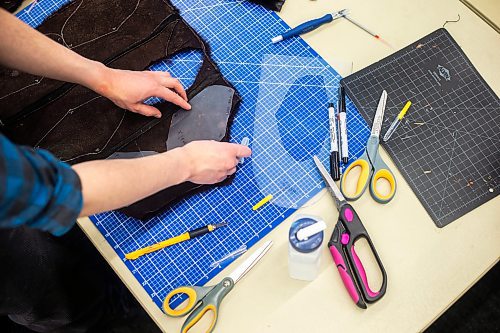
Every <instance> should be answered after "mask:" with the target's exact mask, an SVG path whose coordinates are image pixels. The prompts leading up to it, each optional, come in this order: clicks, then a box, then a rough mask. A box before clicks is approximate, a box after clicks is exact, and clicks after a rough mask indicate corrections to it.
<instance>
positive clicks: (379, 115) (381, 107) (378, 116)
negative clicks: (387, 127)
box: [371, 90, 387, 137]
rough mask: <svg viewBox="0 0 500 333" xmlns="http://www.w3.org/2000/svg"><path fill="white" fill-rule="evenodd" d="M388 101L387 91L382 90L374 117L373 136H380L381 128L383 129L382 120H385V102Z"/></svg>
mask: <svg viewBox="0 0 500 333" xmlns="http://www.w3.org/2000/svg"><path fill="white" fill-rule="evenodd" d="M386 102H387V91H385V90H384V91H382V95H381V96H380V100H379V101H378V106H377V112H376V113H375V118H373V126H372V133H371V135H372V136H377V137H378V136H380V130H381V129H382V122H383V120H384V112H385V103H386Z"/></svg>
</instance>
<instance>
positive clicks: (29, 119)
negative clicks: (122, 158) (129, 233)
mask: <svg viewBox="0 0 500 333" xmlns="http://www.w3.org/2000/svg"><path fill="white" fill-rule="evenodd" d="M103 2H105V4H103ZM130 3H133V5H134V6H135V5H136V4H137V3H139V7H137V9H136V10H135V11H133V13H132V14H130V13H131V11H130V10H131V6H132V5H131V4H130ZM78 6H80V7H78ZM120 8H121V9H120ZM139 8H141V11H139ZM84 9H85V11H84ZM157 12H160V13H161V17H160V16H158V17H157V16H156V15H157ZM153 13H154V15H153ZM127 15H129V16H130V17H128V16H127ZM114 16H119V17H121V19H116V18H115V17H114ZM124 16H125V18H126V20H125V19H124V18H123V17H124ZM68 18H70V20H69V21H68ZM124 20H125V21H126V22H125V23H123V25H121V26H120V25H119V24H118V26H120V29H116V33H114V32H113V33H109V34H106V33H105V32H106V31H109V29H111V30H112V28H113V27H116V26H117V22H122V21H124ZM154 20H156V21H155V23H154V24H151V22H146V21H154ZM75 22H77V23H75ZM69 23H71V24H69ZM126 25H127V27H128V25H130V27H128V28H127V29H128V30H127V29H125V28H124V27H125V26H126ZM63 26H64V27H65V28H64V29H62V27H63ZM144 26H147V28H145V27H144ZM39 29H40V31H43V32H52V31H61V30H63V32H64V34H63V37H64V41H65V42H66V43H68V41H71V44H72V45H75V44H76V45H78V44H81V45H80V46H79V47H78V52H80V53H81V54H83V55H85V56H87V57H89V58H93V59H99V60H101V61H103V62H105V63H106V64H107V65H108V66H110V67H113V68H120V69H132V70H143V69H147V68H148V67H149V66H150V65H151V64H153V63H154V62H157V61H159V60H162V59H165V58H168V57H171V56H172V55H174V54H176V53H178V52H182V51H184V50H190V49H198V50H200V51H201V52H202V53H203V63H202V65H201V68H200V70H199V72H198V74H197V77H196V78H195V81H194V83H193V84H192V86H191V87H190V88H189V89H187V94H188V98H189V99H191V98H193V97H194V96H196V95H197V94H198V93H200V92H201V91H202V90H203V89H205V88H206V87H208V86H211V85H222V86H225V87H229V88H232V89H234V87H232V86H231V84H230V83H229V82H227V81H226V80H225V79H224V77H223V76H222V74H221V73H220V71H219V70H218V68H217V66H216V65H215V63H214V62H213V61H212V60H211V59H210V56H209V50H208V46H207V45H206V44H205V43H204V42H203V40H202V39H201V38H200V37H199V36H198V34H197V33H196V32H195V31H194V30H193V29H192V28H191V27H190V26H189V25H188V24H187V23H186V22H185V21H184V20H182V18H181V17H180V16H179V15H178V13H177V10H176V9H175V8H174V7H173V6H171V5H170V4H169V3H168V2H166V1H164V0H141V1H139V2H136V1H130V0H112V1H109V0H108V1H103V0H79V1H78V0H77V1H75V2H73V3H71V4H70V5H68V6H66V7H64V8H63V9H61V10H60V11H59V12H58V13H56V14H54V15H52V16H51V17H50V18H48V19H47V20H46V21H45V22H44V23H43V24H42V25H41V27H40V28H39ZM134 29H136V30H137V31H142V32H141V33H139V32H138V34H137V35H135V34H134V33H131V31H136V30H134ZM148 29H149V30H148ZM102 34H105V36H102V37H99V38H96V36H101V35H102ZM59 35H62V34H59ZM132 35H133V36H132ZM60 37H61V36H58V38H60ZM89 37H91V38H89ZM132 37H133V38H132ZM61 40H62V39H61ZM82 41H83V42H82ZM67 46H68V45H67ZM105 49H107V50H105ZM21 76H22V77H21ZM33 79H34V77H32V76H31V77H30V76H29V75H25V74H19V75H18V76H12V71H10V72H9V71H7V72H6V71H5V70H4V71H3V72H2V73H0V98H1V96H2V95H5V91H6V90H5V89H10V90H8V91H11V92H12V91H14V92H15V93H14V94H12V95H11V96H12V97H11V96H8V97H7V98H4V100H2V99H0V103H4V104H0V119H2V122H3V124H4V127H1V128H0V130H1V131H2V132H4V133H5V134H6V135H7V136H8V137H9V138H10V139H11V140H13V141H14V142H16V143H19V144H25V145H31V146H34V147H40V148H45V149H48V150H50V151H51V152H52V153H54V154H55V155H56V156H58V157H59V158H60V159H62V160H64V161H67V162H69V163H72V164H73V163H78V162H83V161H87V160H94V159H103V158H106V157H108V156H110V155H112V154H113V153H115V152H117V151H121V152H134V151H139V150H144V151H156V152H164V151H166V150H167V147H166V144H165V143H166V141H167V137H168V132H169V128H170V123H171V119H172V115H173V114H174V113H175V112H176V111H177V110H178V109H179V108H178V107H177V106H175V105H173V104H172V103H169V102H161V103H158V104H156V105H155V106H156V107H158V108H159V109H160V110H161V111H162V114H163V116H162V118H161V119H156V118H150V117H144V116H141V115H137V114H134V113H132V112H128V111H125V110H123V109H120V108H118V107H117V106H115V105H114V104H113V103H112V102H111V101H109V100H107V99H106V98H104V97H102V96H99V95H97V94H96V93H94V92H93V91H90V90H89V89H86V88H84V87H81V86H76V85H70V84H61V83H60V82H57V81H52V82H50V80H45V79H44V80H43V84H42V82H40V84H37V85H32V86H29V87H28V88H26V89H21V90H20V91H17V90H19V89H20V88H19V87H20V83H19V82H22V81H23V80H24V83H25V84H26V83H29V82H32V81H30V80H33ZM10 81H14V82H10ZM15 89H17V90H15ZM7 99H8V100H9V102H8V103H7V102H6V101H5V100H7ZM239 100H240V97H239V96H238V94H237V93H235V94H234V95H233V96H232V100H231V101H230V105H231V111H230V115H229V117H228V123H227V128H226V135H225V136H224V138H223V139H222V141H227V139H228V137H229V127H230V123H231V121H232V118H233V117H234V113H235V110H236V107H237V104H238V102H239ZM226 111H227V110H226ZM226 111H224V112H226ZM199 130H200V131H203V128H200V129H199ZM200 188H202V187H201V186H200V185H196V184H192V183H188V182H186V183H183V184H180V185H178V186H175V187H173V188H169V189H166V190H164V191H161V192H159V193H157V194H155V195H154V196H151V197H149V198H146V199H144V200H141V201H140V202H139V203H137V204H134V205H132V206H130V207H126V208H125V209H123V211H124V212H125V213H127V214H129V215H131V216H134V217H137V218H147V217H151V216H153V215H154V214H157V213H158V212H160V211H161V210H163V209H165V208H166V207H167V206H168V204H169V203H173V202H175V201H177V200H179V199H180V198H183V197H185V195H186V194H187V193H189V192H192V191H193V190H200ZM203 188H207V187H203Z"/></svg>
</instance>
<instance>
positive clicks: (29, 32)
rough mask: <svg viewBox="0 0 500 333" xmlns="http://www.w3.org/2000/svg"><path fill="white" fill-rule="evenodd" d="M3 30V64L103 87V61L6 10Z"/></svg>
mask: <svg viewBox="0 0 500 333" xmlns="http://www.w3.org/2000/svg"><path fill="white" fill-rule="evenodd" d="M0 31H2V33H1V34H0V63H1V64H3V65H4V66H6V67H8V68H13V69H17V70H19V71H22V72H27V73H30V74H34V75H40V76H44V77H50V78H52V79H56V80H61V81H67V82H73V83H77V84H81V85H84V86H86V87H88V88H90V89H93V90H98V89H99V87H98V85H99V81H100V78H102V77H104V75H105V71H106V70H107V67H105V66H104V65H103V64H101V63H99V62H96V61H93V60H90V59H87V58H84V57H82V56H80V55H79V54H77V53H76V52H73V51H71V50H70V49H68V48H66V47H64V46H62V45H60V44H58V43H56V42H55V41H53V40H52V39H50V38H48V37H46V36H45V35H43V34H41V33H40V32H38V31H37V30H34V29H32V28H31V27H29V26H28V25H26V24H25V23H23V22H22V21H20V20H19V19H18V18H16V17H15V16H13V15H11V14H9V13H8V12H6V11H5V10H3V9H0ZM83 73H85V74H83Z"/></svg>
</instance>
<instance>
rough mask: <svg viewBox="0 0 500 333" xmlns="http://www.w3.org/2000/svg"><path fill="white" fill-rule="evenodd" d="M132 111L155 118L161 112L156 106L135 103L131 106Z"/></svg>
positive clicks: (159, 115) (159, 116) (158, 116)
mask: <svg viewBox="0 0 500 333" xmlns="http://www.w3.org/2000/svg"><path fill="white" fill-rule="evenodd" d="M131 111H132V112H136V113H140V114H142V115H144V116H148V117H151V116H153V117H156V118H161V112H160V110H158V109H157V108H155V107H154V106H151V105H147V104H137V105H135V106H134V107H133V109H132V110H131Z"/></svg>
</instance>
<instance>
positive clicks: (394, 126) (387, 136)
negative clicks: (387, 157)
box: [384, 101, 411, 142]
mask: <svg viewBox="0 0 500 333" xmlns="http://www.w3.org/2000/svg"><path fill="white" fill-rule="evenodd" d="M410 105H411V102H410V101H408V102H406V104H405V106H404V107H403V109H402V110H401V112H399V114H398V116H397V117H396V119H394V121H393V122H392V124H391V126H390V127H389V129H388V130H387V132H386V133H385V135H384V141H386V142H387V141H388V140H389V139H390V138H391V136H392V134H393V133H394V132H395V131H396V129H397V128H398V126H399V124H400V123H401V121H402V120H403V117H404V116H405V114H406V112H408V109H409V108H410Z"/></svg>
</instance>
